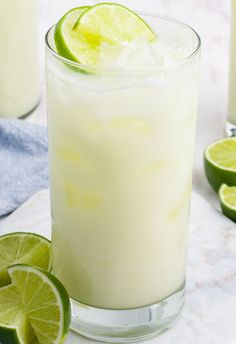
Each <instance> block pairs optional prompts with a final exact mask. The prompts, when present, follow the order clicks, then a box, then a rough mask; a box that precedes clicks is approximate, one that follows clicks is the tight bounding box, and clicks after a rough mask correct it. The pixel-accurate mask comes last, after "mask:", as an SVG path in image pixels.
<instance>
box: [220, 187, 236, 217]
mask: <svg viewBox="0 0 236 344" xmlns="http://www.w3.org/2000/svg"><path fill="white" fill-rule="evenodd" d="M219 197H220V204H221V209H222V212H223V214H224V215H225V216H227V217H228V218H229V219H231V220H232V221H234V222H236V186H228V185H226V184H223V185H222V186H221V188H220V190H219Z"/></svg>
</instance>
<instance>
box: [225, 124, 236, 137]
mask: <svg viewBox="0 0 236 344" xmlns="http://www.w3.org/2000/svg"><path fill="white" fill-rule="evenodd" d="M225 131H226V135H227V136H228V137H234V136H236V124H233V123H230V122H226V127H225Z"/></svg>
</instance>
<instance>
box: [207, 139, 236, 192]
mask: <svg viewBox="0 0 236 344" xmlns="http://www.w3.org/2000/svg"><path fill="white" fill-rule="evenodd" d="M204 167H205V173H206V176H207V179H208V182H209V183H210V185H211V186H212V187H213V189H214V190H215V191H216V192H218V190H219V188H220V186H221V185H222V184H227V185H230V186H233V185H236V138H232V137H231V138H227V139H223V140H220V141H217V142H215V143H213V144H211V145H210V146H209V147H208V148H207V149H206V150H205V152H204Z"/></svg>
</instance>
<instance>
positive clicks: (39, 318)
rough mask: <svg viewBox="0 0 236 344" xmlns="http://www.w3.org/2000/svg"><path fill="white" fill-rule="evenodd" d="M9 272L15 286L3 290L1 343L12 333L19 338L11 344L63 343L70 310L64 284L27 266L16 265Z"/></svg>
mask: <svg viewBox="0 0 236 344" xmlns="http://www.w3.org/2000/svg"><path fill="white" fill-rule="evenodd" d="M8 272H9V275H10V277H11V281H12V284H11V285H9V286H6V287H3V288H0V340H2V343H3V344H5V342H4V340H5V339H4V338H7V337H6V335H7V334H8V335H9V331H10V330H12V331H15V335H16V341H15V342H12V343H11V344H15V343H18V342H19V343H20V344H38V343H39V344H61V343H64V341H65V338H66V335H67V333H68V330H69V325H70V317H71V310H70V301H69V296H68V294H67V292H66V290H65V288H64V287H63V285H62V284H61V283H60V282H59V281H58V280H57V279H56V278H55V277H54V276H53V275H51V274H49V273H48V272H46V271H43V270H41V269H39V268H35V267H31V266H28V265H21V264H18V265H13V266H11V267H9V268H8ZM13 334H14V332H12V335H13ZM17 340H18V342H17ZM6 343H7V342H6Z"/></svg>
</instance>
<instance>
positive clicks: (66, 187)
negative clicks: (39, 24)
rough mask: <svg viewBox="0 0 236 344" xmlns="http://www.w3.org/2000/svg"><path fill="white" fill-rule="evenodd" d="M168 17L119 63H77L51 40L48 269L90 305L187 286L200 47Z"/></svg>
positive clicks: (141, 302)
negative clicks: (152, 38)
mask: <svg viewBox="0 0 236 344" xmlns="http://www.w3.org/2000/svg"><path fill="white" fill-rule="evenodd" d="M166 24H167V23H166V21H165V20H163V19H158V21H156V26H154V29H156V28H158V29H159V30H160V31H159V32H158V33H159V36H158V37H159V41H158V42H157V43H156V44H154V45H143V46H142V48H141V49H140V47H138V49H137V51H135V49H136V45H135V44H138V45H139V44H142V42H141V43H140V42H138V43H137V42H136V43H134V46H133V47H131V49H130V50H128V49H129V47H127V50H124V51H123V53H122V54H121V55H120V56H119V59H117V60H116V61H113V63H112V68H114V69H115V68H117V66H118V68H119V72H117V70H116V72H112V71H107V70H105V71H104V70H103V71H100V72H95V71H94V72H88V73H81V72H80V71H79V70H77V69H76V68H75V65H73V64H72V65H70V63H69V62H68V63H67V64H66V63H65V61H63V60H61V61H60V59H58V58H56V57H55V54H54V55H53V53H52V50H51V51H49V50H48V58H47V92H48V114H49V146H50V170H51V200H52V216H53V232H52V240H53V270H54V273H55V275H56V276H57V277H58V278H59V279H60V280H61V281H62V282H63V284H64V285H65V286H66V288H67V290H68V292H69V294H70V296H71V298H72V299H74V300H76V301H79V302H81V303H83V304H86V305H89V306H93V307H99V308H105V309H113V310H114V309H131V308H137V307H143V306H147V305H151V304H154V303H156V302H159V301H161V300H163V299H165V298H167V297H168V296H170V295H171V294H173V293H174V292H175V291H177V290H179V289H181V288H183V286H184V282H185V265H186V250H187V227H188V215H189V200H190V194H191V175H192V159H193V147H194V130H195V121H196V113H197V84H198V82H197V81H198V59H199V56H198V54H196V55H195V56H192V57H191V58H189V56H190V55H191V54H192V53H193V52H194V50H196V49H197V43H198V42H197V39H196V36H195V34H194V33H193V32H192V31H191V30H190V29H189V28H187V27H185V26H184V27H181V28H180V29H179V28H178V25H177V24H172V26H173V30H170V34H168V29H167V27H168V25H167V26H166ZM153 25H154V24H153ZM174 25H176V32H174V35H173V32H172V31H175V30H174ZM49 41H50V35H49ZM52 47H53V42H52ZM52 47H51V48H52ZM109 67H111V66H109Z"/></svg>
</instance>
